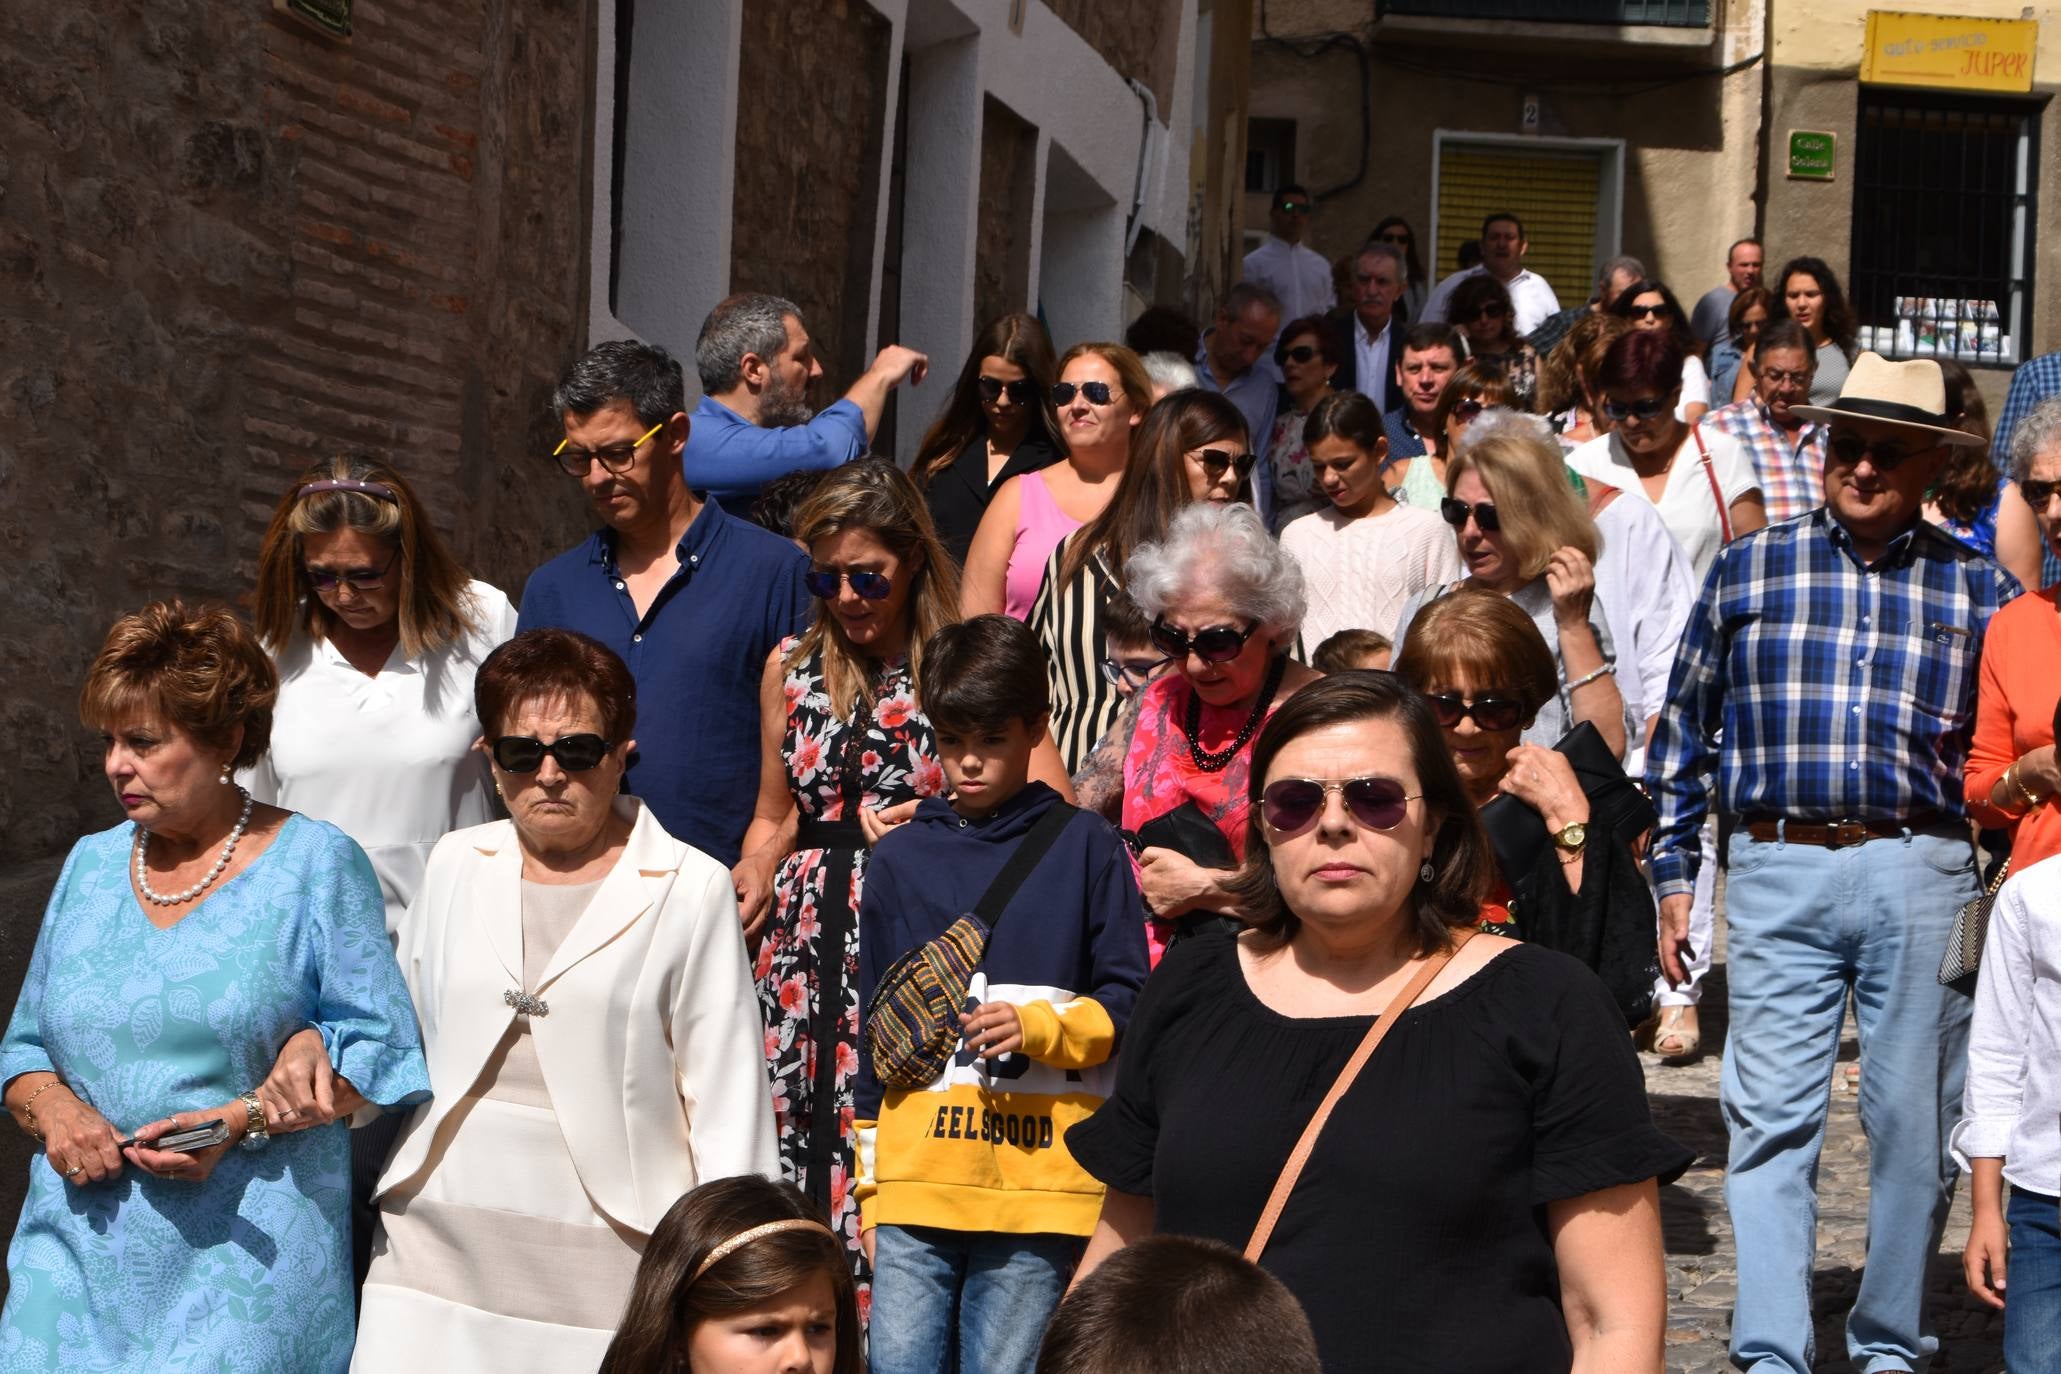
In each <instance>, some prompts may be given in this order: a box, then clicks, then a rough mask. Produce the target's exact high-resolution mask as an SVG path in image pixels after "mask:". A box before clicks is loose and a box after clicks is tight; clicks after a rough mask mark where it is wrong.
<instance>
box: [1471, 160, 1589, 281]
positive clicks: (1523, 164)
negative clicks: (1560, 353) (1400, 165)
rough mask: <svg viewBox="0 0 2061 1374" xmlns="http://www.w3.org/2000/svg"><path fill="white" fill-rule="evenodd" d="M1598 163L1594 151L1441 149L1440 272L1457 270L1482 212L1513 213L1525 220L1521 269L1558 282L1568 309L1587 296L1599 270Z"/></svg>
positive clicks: (1475, 230)
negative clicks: (1528, 242)
mask: <svg viewBox="0 0 2061 1374" xmlns="http://www.w3.org/2000/svg"><path fill="white" fill-rule="evenodd" d="M1601 178H1602V163H1601V160H1600V159H1599V158H1598V157H1597V156H1596V155H1595V154H1593V153H1584V152H1579V151H1560V150H1556V149H1549V148H1536V149H1534V148H1524V147H1516V146H1512V145H1508V144H1468V143H1461V142H1456V141H1453V140H1447V141H1445V142H1443V143H1441V144H1440V145H1439V163H1438V275H1439V276H1444V275H1445V274H1446V273H1448V272H1451V271H1452V270H1453V262H1454V258H1455V255H1456V253H1457V251H1458V249H1459V247H1460V243H1461V241H1462V240H1464V239H1471V238H1475V237H1478V236H1479V235H1480V233H1481V221H1482V217H1483V216H1484V215H1489V214H1493V213H1495V212H1496V211H1498V210H1508V211H1511V212H1512V213H1514V214H1516V215H1517V216H1519V217H1520V218H1521V219H1523V221H1524V232H1525V236H1526V237H1527V238H1529V239H1530V240H1531V252H1530V253H1529V254H1527V255H1526V257H1525V259H1524V265H1525V266H1526V267H1529V268H1530V269H1531V270H1532V271H1534V272H1536V273H1538V274H1539V275H1540V276H1542V277H1544V278H1545V279H1546V280H1547V281H1549V282H1551V283H1552V284H1553V294H1555V295H1556V296H1558V297H1560V300H1561V303H1562V304H1563V305H1572V304H1574V303H1576V302H1577V301H1585V300H1587V299H1588V298H1589V291H1590V289H1591V288H1592V287H1593V286H1594V284H1595V273H1596V266H1597V263H1596V202H1597V198H1598V191H1599V190H1600V183H1601Z"/></svg>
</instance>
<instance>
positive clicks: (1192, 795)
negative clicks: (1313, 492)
mask: <svg viewBox="0 0 2061 1374" xmlns="http://www.w3.org/2000/svg"><path fill="white" fill-rule="evenodd" d="M1124 582H1125V586H1126V587H1127V589H1128V590H1129V592H1130V595H1131V599H1132V600H1133V601H1135V602H1136V603H1137V604H1138V609H1139V610H1141V611H1143V612H1144V613H1145V615H1146V616H1147V617H1149V618H1150V619H1151V622H1152V643H1153V646H1154V647H1155V648H1157V649H1158V650H1159V652H1161V653H1163V654H1165V655H1166V656H1167V657H1168V658H1170V659H1172V660H1173V663H1174V666H1175V669H1176V671H1174V672H1171V673H1168V674H1166V675H1165V676H1164V677H1161V678H1159V679H1158V680H1157V681H1155V682H1153V683H1152V684H1151V685H1150V686H1148V687H1147V688H1145V690H1144V691H1142V692H1140V693H1139V694H1138V697H1137V714H1136V717H1135V724H1134V726H1133V728H1132V731H1131V740H1130V747H1129V748H1128V749H1127V750H1126V751H1125V754H1124V768H1123V807H1122V822H1123V828H1124V830H1125V831H1126V832H1128V833H1130V834H1133V835H1135V836H1136V837H1137V839H1138V843H1139V846H1140V853H1139V855H1138V866H1139V876H1138V883H1139V886H1140V888H1141V889H1142V890H1143V892H1144V894H1145V905H1146V907H1147V909H1148V911H1149V912H1150V914H1151V919H1150V922H1149V929H1148V931H1147V938H1148V940H1149V943H1150V945H1151V955H1152V959H1153V962H1154V963H1157V962H1158V960H1159V956H1160V955H1161V954H1162V953H1164V952H1165V950H1166V946H1167V943H1168V941H1169V940H1171V939H1172V938H1173V937H1174V936H1175V934H1176V933H1179V932H1184V931H1187V930H1191V929H1193V928H1194V927H1195V926H1196V925H1197V924H1200V923H1202V922H1206V921H1209V920H1211V919H1214V918H1220V917H1221V916H1223V915H1224V914H1226V913H1229V912H1230V911H1232V909H1233V903H1232V899H1231V898H1230V896H1229V895H1228V893H1229V887H1230V883H1231V880H1232V878H1233V877H1234V875H1235V872H1236V870H1237V867H1238V865H1239V864H1240V863H1242V862H1243V861H1244V858H1245V842H1246V836H1247V833H1248V827H1247V825H1246V812H1247V810H1248V809H1249V808H1248V802H1247V797H1246V792H1247V790H1248V789H1247V788H1246V785H1245V784H1246V780H1247V777H1248V775H1249V773H1250V771H1251V764H1252V741H1253V737H1254V736H1256V735H1257V734H1258V733H1259V730H1260V727H1261V726H1262V725H1264V724H1266V721H1267V717H1268V716H1270V715H1272V714H1273V712H1274V710H1275V708H1276V707H1278V706H1279V705H1280V704H1281V703H1282V702H1284V701H1286V700H1288V698H1289V697H1291V696H1293V695H1294V694H1295V692H1296V690H1297V689H1298V688H1300V687H1302V686H1304V685H1305V684H1306V683H1309V682H1313V681H1315V680H1316V678H1317V676H1318V675H1317V674H1316V673H1314V672H1312V671H1311V670H1310V669H1308V668H1305V667H1304V666H1302V665H1301V664H1299V663H1296V662H1293V661H1292V660H1291V659H1290V658H1289V656H1288V650H1289V648H1290V647H1291V646H1292V645H1293V644H1294V643H1295V637H1296V633H1297V631H1298V630H1300V629H1301V627H1302V615H1303V604H1304V603H1303V583H1302V569H1301V568H1299V567H1298V566H1297V565H1296V562H1295V560H1294V559H1293V558H1292V557H1290V556H1289V555H1288V554H1287V553H1286V552H1284V551H1283V550H1282V548H1281V546H1280V545H1279V544H1277V543H1275V542H1274V539H1273V537H1272V536H1271V535H1269V534H1268V533H1267V527H1266V524H1265V523H1264V522H1263V521H1262V520H1261V519H1260V517H1259V515H1258V514H1257V513H1255V512H1254V511H1253V509H1252V508H1251V507H1250V506H1244V505H1221V504H1216V503H1213V502H1206V501H1205V502H1198V503H1196V504H1195V505H1192V506H1189V507H1187V508H1186V509H1184V510H1182V511H1181V513H1180V514H1178V515H1176V516H1175V517H1174V519H1173V523H1172V524H1171V525H1170V526H1169V527H1168V529H1167V534H1166V538H1165V539H1163V540H1160V541H1158V542H1155V543H1148V544H1142V545H1140V546H1139V547H1138V549H1137V550H1136V552H1134V553H1132V555H1131V556H1130V558H1129V560H1128V561H1126V562H1125V564H1124ZM1177 923H1178V924H1177Z"/></svg>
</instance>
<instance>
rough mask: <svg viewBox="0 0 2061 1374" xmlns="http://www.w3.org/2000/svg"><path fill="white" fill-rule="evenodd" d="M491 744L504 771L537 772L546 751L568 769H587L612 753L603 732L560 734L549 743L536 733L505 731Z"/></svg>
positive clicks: (495, 759)
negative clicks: (511, 733) (609, 751)
mask: <svg viewBox="0 0 2061 1374" xmlns="http://www.w3.org/2000/svg"><path fill="white" fill-rule="evenodd" d="M488 747H489V748H490V749H492V750H493V751H494V762H495V763H498V764H500V765H501V771H502V772H504V773H534V772H536V771H537V770H538V769H539V768H542V767H543V766H544V755H546V754H549V755H550V756H551V757H552V758H554V759H557V760H558V766H559V767H560V768H563V769H564V770H565V771H566V772H568V773H584V772H586V771H587V770H588V769H589V768H592V767H594V766H596V765H597V764H599V763H600V762H601V760H603V759H605V758H607V757H608V741H607V740H605V739H603V738H601V736H599V735H560V736H559V737H558V738H557V739H555V740H552V741H551V742H550V743H549V744H546V743H544V741H542V740H540V739H538V738H536V737H535V736H534V735H503V736H501V738H499V739H497V740H495V741H494V742H493V743H492V744H491V745H489V746H488Z"/></svg>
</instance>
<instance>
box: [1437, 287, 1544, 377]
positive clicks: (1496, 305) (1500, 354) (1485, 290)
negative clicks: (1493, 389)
mask: <svg viewBox="0 0 2061 1374" xmlns="http://www.w3.org/2000/svg"><path fill="white" fill-rule="evenodd" d="M1446 315H1447V318H1449V319H1450V320H1451V321H1452V323H1453V327H1454V328H1456V329H1458V330H1459V331H1460V332H1461V333H1462V334H1464V335H1466V336H1467V354H1468V356H1469V357H1470V358H1473V359H1476V360H1478V361H1481V362H1486V363H1494V364H1495V365H1496V367H1497V368H1499V369H1501V371H1502V373H1503V375H1504V376H1505V377H1507V378H1509V381H1510V404H1511V405H1513V406H1515V407H1516V408H1517V409H1519V410H1533V409H1536V408H1537V404H1538V394H1539V353H1538V350H1537V349H1535V348H1533V347H1532V346H1531V345H1530V344H1528V343H1526V342H1525V341H1524V340H1523V339H1521V338H1519V337H1518V335H1517V325H1516V313H1515V311H1514V309H1513V308H1512V306H1511V304H1510V292H1509V291H1508V289H1506V288H1505V287H1504V285H1503V283H1501V282H1499V281H1497V280H1496V279H1495V277H1493V276H1491V275H1490V274H1489V273H1487V272H1483V273H1480V274H1479V275H1477V276H1472V277H1467V278H1464V279H1463V280H1462V281H1461V282H1460V284H1459V285H1458V286H1456V287H1454V288H1453V295H1452V299H1451V301H1450V302H1448V303H1447V306H1446Z"/></svg>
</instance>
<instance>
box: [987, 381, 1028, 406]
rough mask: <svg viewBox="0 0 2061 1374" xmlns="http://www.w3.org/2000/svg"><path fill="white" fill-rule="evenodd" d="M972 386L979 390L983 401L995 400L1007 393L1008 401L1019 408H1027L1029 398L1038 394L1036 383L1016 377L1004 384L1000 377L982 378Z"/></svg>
mask: <svg viewBox="0 0 2061 1374" xmlns="http://www.w3.org/2000/svg"><path fill="white" fill-rule="evenodd" d="M974 385H976V386H978V387H979V388H980V397H981V399H982V400H984V401H992V400H995V399H997V398H999V397H1000V396H1001V394H1002V393H1003V392H1005V391H1006V392H1008V393H1009V399H1010V400H1012V401H1014V402H1016V404H1018V405H1020V406H1027V405H1029V404H1030V402H1031V397H1033V396H1035V395H1037V394H1038V388H1037V385H1036V383H1034V382H1032V381H1031V380H1030V379H1029V378H1027V377H1018V378H1017V379H1016V380H1015V381H1013V382H1005V381H1003V380H1002V379H1001V378H1000V377H986V376H983V377H982V378H980V380H979V381H977V382H976V383H974Z"/></svg>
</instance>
